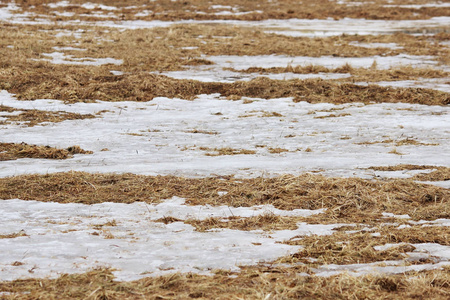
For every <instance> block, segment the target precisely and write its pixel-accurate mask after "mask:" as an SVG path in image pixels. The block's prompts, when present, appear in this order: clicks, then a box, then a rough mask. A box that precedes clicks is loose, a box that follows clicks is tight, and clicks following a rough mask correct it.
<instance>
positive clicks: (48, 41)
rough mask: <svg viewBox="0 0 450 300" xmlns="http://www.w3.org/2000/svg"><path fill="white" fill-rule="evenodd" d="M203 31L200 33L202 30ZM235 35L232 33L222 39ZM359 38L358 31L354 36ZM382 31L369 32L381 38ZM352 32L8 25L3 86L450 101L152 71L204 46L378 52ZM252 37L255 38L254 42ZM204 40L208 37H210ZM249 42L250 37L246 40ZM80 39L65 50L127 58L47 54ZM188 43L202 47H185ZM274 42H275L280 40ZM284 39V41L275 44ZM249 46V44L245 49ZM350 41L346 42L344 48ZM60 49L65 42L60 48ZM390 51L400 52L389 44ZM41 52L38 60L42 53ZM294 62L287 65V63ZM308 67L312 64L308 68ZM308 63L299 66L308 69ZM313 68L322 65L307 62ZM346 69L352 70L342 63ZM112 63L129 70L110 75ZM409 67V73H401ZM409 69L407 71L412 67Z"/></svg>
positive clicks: (173, 65)
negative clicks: (315, 35)
mask: <svg viewBox="0 0 450 300" xmlns="http://www.w3.org/2000/svg"><path fill="white" fill-rule="evenodd" d="M78 29H82V30H81V32H78V33H77V34H80V35H81V37H79V38H77V39H75V41H74V38H73V37H72V36H59V37H55V36H54V33H55V32H58V31H61V30H67V31H68V32H69V33H70V32H72V33H73V32H74V31H76V30H78ZM199 36H201V38H199ZM224 36H231V37H232V39H223V37H224ZM397 38H398V40H399V41H404V44H406V45H408V47H407V48H405V49H409V50H408V51H409V52H410V53H413V54H428V55H437V56H439V55H441V56H446V55H448V54H449V53H448V50H443V49H444V48H443V47H442V46H439V44H433V43H432V42H429V41H428V40H426V39H423V38H421V37H412V36H409V35H400V36H397ZM355 39H358V38H357V37H354V38H353V40H355ZM379 39H380V38H375V37H373V38H371V39H370V40H376V41H378V40H379ZM353 40H351V39H350V38H347V37H345V36H343V37H333V38H323V39H311V38H294V37H282V36H277V35H273V34H265V33H261V32H255V31H254V30H249V29H239V28H235V27H229V26H211V25H210V26H207V25H202V26H200V25H183V26H182V25H176V26H172V27H170V28H155V29H141V30H135V31H133V34H129V32H128V31H124V32H121V31H119V30H115V29H108V30H95V31H93V30H92V29H89V28H84V30H83V27H75V26H74V27H69V26H66V27H55V26H49V25H45V26H44V25H42V26H35V27H31V26H26V25H23V26H19V25H5V26H4V27H2V28H0V54H1V55H0V67H1V71H0V88H1V89H6V90H8V91H9V92H11V93H14V94H16V96H17V98H18V99H38V98H50V99H59V100H64V101H66V102H79V101H95V100H105V101H125V100H126V101H150V100H152V99H153V98H155V97H169V98H184V99H190V100H191V99H194V98H195V97H196V96H197V95H199V94H211V93H219V94H221V95H222V96H225V97H228V98H229V99H240V98H241V97H258V98H265V99H269V98H277V97H293V98H294V99H295V101H309V102H332V103H346V102H355V101H358V102H365V103H370V102H406V103H419V104H429V105H447V104H448V103H450V96H449V95H448V93H443V92H438V91H432V90H425V89H415V88H398V89H394V88H388V87H379V86H376V85H371V86H368V87H362V86H358V85H354V84H351V83H345V82H344V83H337V82H327V81H323V80H305V81H302V80H289V81H278V80H270V79H267V78H258V79H256V80H252V81H250V82H237V83H231V84H227V83H204V82H198V81H193V80H176V79H171V78H167V77H165V76H158V75H155V74H149V73H148V72H149V71H168V70H180V69H183V67H184V66H186V65H189V64H192V62H193V61H196V64H198V63H209V62H207V61H203V62H202V61H198V59H201V55H202V54H211V55H216V54H217V55H223V54H233V55H244V54H246V55H248V54H253V55H255V54H273V53H276V54H286V55H308V56H321V55H334V56H336V55H337V56H364V55H372V54H380V53H381V52H380V51H381V50H380V49H375V50H374V49H370V48H361V47H355V46H351V45H349V43H350V42H351V41H353ZM249 41H252V42H250V43H249ZM203 42H205V43H206V44H204V43H203ZM245 43H247V44H249V45H244V44H245ZM56 46H58V47H63V46H72V47H73V46H76V47H77V48H81V49H85V50H86V51H74V50H71V51H70V50H64V51H63V52H64V53H66V54H70V55H73V56H74V57H92V58H105V57H112V58H115V59H122V60H123V64H122V65H119V66H116V65H114V66H110V65H103V66H76V65H55V64H51V63H50V62H46V61H41V60H40V59H42V58H43V56H42V55H43V53H51V52H54V51H55V50H54V49H53V47H56ZM185 47H194V48H195V47H198V48H196V49H192V48H189V49H186V48H185ZM274 47H275V48H274ZM277 47H278V48H277ZM244 49H245V51H244ZM346 49H347V50H346ZM61 51H62V50H61ZM383 51H384V52H383V53H384V55H393V54H398V53H397V52H392V53H391V52H389V53H387V52H386V50H383ZM36 60H38V61H36ZM288 68H289V67H288ZM306 69H307V68H306ZM306 69H303V70H297V71H299V72H305V71H306ZM309 69H310V71H311V72H317V71H318V70H320V68H319V69H318V68H317V67H309ZM341 69H342V70H338V69H335V70H331V71H346V70H347V71H352V69H351V67H349V66H344V67H343V68H341ZM111 70H118V71H122V72H124V74H123V75H112V74H111V73H110V71H111ZM354 72H357V73H358V72H359V73H361V75H360V76H361V77H360V78H358V79H360V80H364V78H370V77H373V78H372V79H373V80H375V79H377V80H380V79H381V78H382V77H383V78H384V77H389V78H391V79H395V77H396V76H397V78H406V77H407V76H409V77H411V76H413V77H417V76H429V77H442V76H447V75H448V74H446V73H445V72H441V71H431V70H418V71H417V70H415V69H414V68H409V69H408V68H403V69H399V70H393V71H391V73H389V72H385V73H384V75H383V76H381V75H374V74H383V72H379V71H378V70H371V71H363V70H359V69H358V70H357V71H354ZM398 74H405V75H398ZM408 74H409V75H408Z"/></svg>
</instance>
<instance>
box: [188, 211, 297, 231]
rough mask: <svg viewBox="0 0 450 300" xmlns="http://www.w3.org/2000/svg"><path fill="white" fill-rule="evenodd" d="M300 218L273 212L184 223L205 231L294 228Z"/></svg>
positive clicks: (191, 220)
mask: <svg viewBox="0 0 450 300" xmlns="http://www.w3.org/2000/svg"><path fill="white" fill-rule="evenodd" d="M298 221H299V218H295V217H282V216H278V215H275V214H271V213H266V214H263V215H259V216H254V217H247V218H240V217H229V218H226V219H223V218H215V217H210V218H207V219H205V220H195V219H189V220H186V221H184V223H186V224H189V225H192V226H194V227H195V230H197V231H200V232H203V231H207V230H211V229H219V228H229V229H234V230H264V231H273V230H284V229H289V230H293V229H296V228H297V225H296V223H297V222H298Z"/></svg>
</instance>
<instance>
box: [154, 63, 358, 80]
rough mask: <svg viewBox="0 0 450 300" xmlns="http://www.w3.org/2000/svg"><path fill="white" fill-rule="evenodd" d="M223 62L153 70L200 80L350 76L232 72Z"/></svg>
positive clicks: (174, 76)
mask: <svg viewBox="0 0 450 300" xmlns="http://www.w3.org/2000/svg"><path fill="white" fill-rule="evenodd" d="M223 67H225V66H224V64H216V65H212V66H194V67H191V68H189V69H186V70H183V71H168V72H160V73H159V72H154V73H155V74H160V75H166V76H168V77H172V78H176V79H192V80H198V81H202V82H235V81H250V80H252V79H255V78H257V77H267V78H270V79H274V80H289V79H308V78H322V79H339V78H347V77H350V74H337V73H318V74H295V73H290V72H287V73H279V74H274V73H267V74H259V73H242V72H233V71H229V70H224V69H223Z"/></svg>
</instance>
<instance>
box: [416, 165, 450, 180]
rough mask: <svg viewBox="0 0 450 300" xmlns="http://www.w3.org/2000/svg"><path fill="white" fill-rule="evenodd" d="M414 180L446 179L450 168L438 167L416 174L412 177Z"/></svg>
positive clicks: (448, 178)
mask: <svg viewBox="0 0 450 300" xmlns="http://www.w3.org/2000/svg"><path fill="white" fill-rule="evenodd" d="M412 179H414V180H420V181H446V180H450V168H449V167H438V168H437V170H435V171H433V172H430V173H426V174H417V175H414V176H413V177H412Z"/></svg>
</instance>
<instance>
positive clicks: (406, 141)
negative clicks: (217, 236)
mask: <svg viewBox="0 0 450 300" xmlns="http://www.w3.org/2000/svg"><path fill="white" fill-rule="evenodd" d="M355 144H356V145H373V144H391V145H394V146H396V147H399V146H409V145H413V146H438V145H439V144H435V143H423V142H419V141H417V140H415V139H413V138H406V139H401V140H397V141H394V140H392V139H387V140H382V141H365V142H358V143H355ZM380 171H382V170H380ZM393 171H394V170H393Z"/></svg>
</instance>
